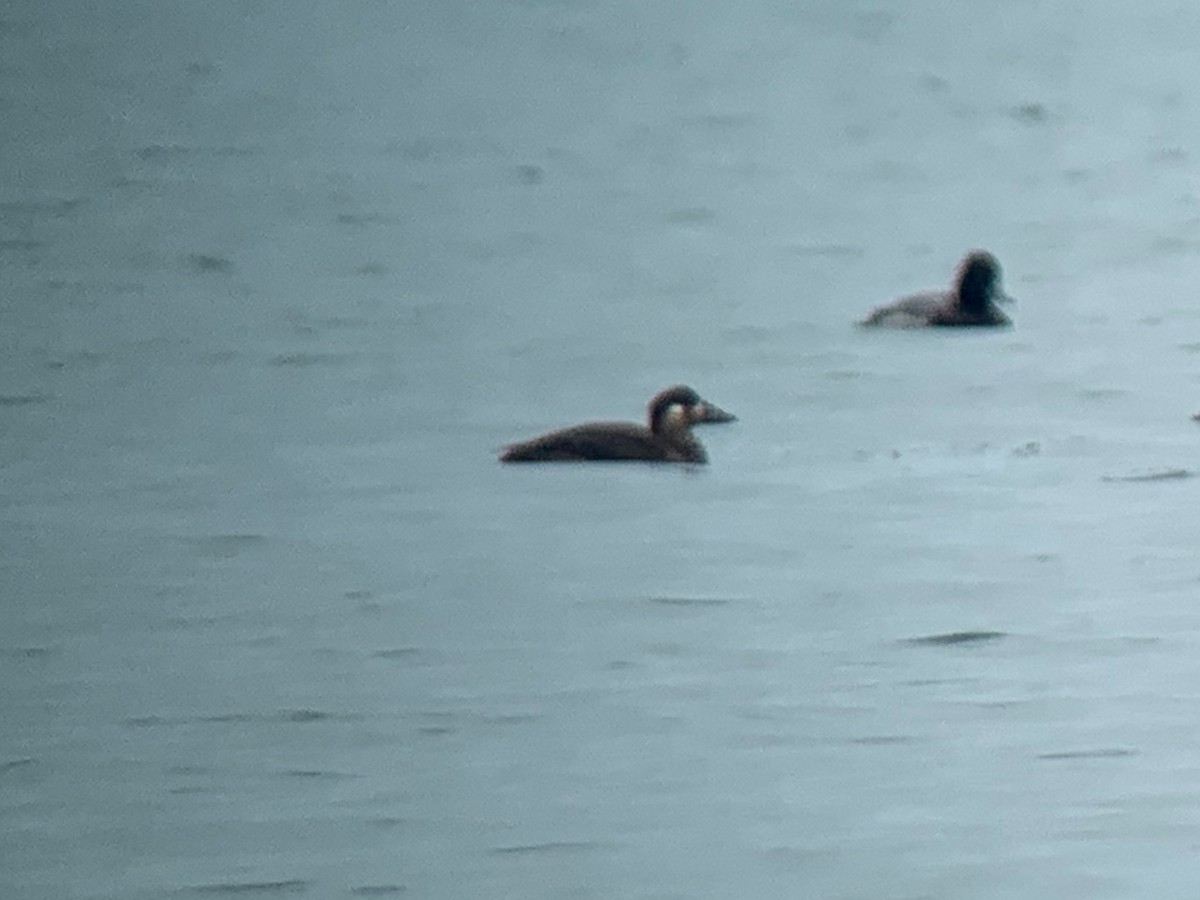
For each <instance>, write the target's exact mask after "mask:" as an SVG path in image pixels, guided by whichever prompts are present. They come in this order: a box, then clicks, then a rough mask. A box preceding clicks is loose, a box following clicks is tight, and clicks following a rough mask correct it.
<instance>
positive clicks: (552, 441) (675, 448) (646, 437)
mask: <svg viewBox="0 0 1200 900" xmlns="http://www.w3.org/2000/svg"><path fill="white" fill-rule="evenodd" d="M736 418H737V417H736V416H734V415H733V414H731V413H727V412H725V410H723V409H721V408H720V407H719V406H715V405H714V404H712V403H709V402H708V401H707V400H705V399H704V398H702V397H701V396H700V395H699V394H697V393H696V392H695V391H694V390H692V389H691V388H690V387H687V386H685V385H675V386H674V387H669V388H666V389H665V390H662V391H659V392H658V393H657V394H655V395H654V396H653V397H651V398H650V403H649V404H648V406H647V425H638V424H635V423H633V422H588V423H586V424H583V425H574V426H572V427H570V428H562V429H560V430H558V431H551V432H548V433H547V434H543V435H540V436H538V437H535V438H530V439H529V440H527V441H521V442H520V443H517V444H510V445H509V446H508V447H506V448H505V450H504V452H503V453H502V454H501V455H500V461H501V462H588V461H602V460H609V461H618V460H620V461H643V462H677V463H706V462H708V455H707V454H706V453H705V452H704V447H703V446H702V445H701V444H700V442H699V441H698V440H696V437H695V436H694V435H693V434H692V426H693V425H695V424H697V423H700V422H732V421H734V420H735V419H736Z"/></svg>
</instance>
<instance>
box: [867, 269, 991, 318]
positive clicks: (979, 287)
mask: <svg viewBox="0 0 1200 900" xmlns="http://www.w3.org/2000/svg"><path fill="white" fill-rule="evenodd" d="M1011 300H1012V298H1011V297H1009V296H1007V295H1006V294H1005V293H1004V292H1003V291H1001V290H1000V263H999V262H997V261H996V257H994V256H992V254H990V253H988V252H987V251H986V250H972V251H971V252H970V253H968V254H967V255H966V256H964V257H963V260H962V262H961V263H959V265H958V273H957V274H956V275H955V278H954V286H953V287H952V288H951V289H950V290H948V291H925V292H923V293H920V294H911V295H909V296H907V297H901V298H900V299H899V300H897V301H896V302H895V303H889V304H888V305H886V306H881V307H879V308H878V309H875V310H873V311H872V312H871V314H870V315H869V316H867V317H866V318H865V319H863V320H862V321H861V322H860V323H859V324H860V325H886V326H890V327H892V328H920V327H923V326H926V325H992V326H1003V325H1011V324H1012V321H1011V320H1010V319H1009V318H1008V316H1006V315H1005V314H1004V313H1003V312H1002V311H1001V310H1000V308H999V307H998V306H996V302H997V301H1000V302H1004V301H1011Z"/></svg>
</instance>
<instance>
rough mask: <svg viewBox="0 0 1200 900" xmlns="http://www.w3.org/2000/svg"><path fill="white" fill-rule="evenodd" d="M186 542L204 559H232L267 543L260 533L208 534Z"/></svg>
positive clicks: (264, 536)
mask: <svg viewBox="0 0 1200 900" xmlns="http://www.w3.org/2000/svg"><path fill="white" fill-rule="evenodd" d="M188 543H190V544H191V546H192V547H193V548H194V549H195V551H196V553H197V555H199V556H202V557H205V558H206V559H232V558H233V557H235V556H240V555H241V554H242V553H245V552H248V551H251V550H254V549H257V548H259V547H262V546H263V545H264V544H266V543H267V537H266V535H262V534H249V533H247V534H210V535H205V536H204V537H198V538H190V539H188Z"/></svg>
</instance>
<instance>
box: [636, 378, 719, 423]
mask: <svg viewBox="0 0 1200 900" xmlns="http://www.w3.org/2000/svg"><path fill="white" fill-rule="evenodd" d="M648 417H649V420H650V430H651V431H653V432H655V433H656V434H657V433H659V432H662V431H668V430H680V429H685V428H688V427H690V426H691V425H694V424H696V423H697V422H732V421H734V420H735V419H736V418H737V417H736V416H735V415H733V414H732V413H728V412H726V411H725V410H723V409H721V408H720V407H719V406H717V405H715V404H713V403H709V402H708V401H707V400H705V399H704V398H703V397H701V396H700V395H699V394H697V393H696V392H695V391H694V390H692V389H691V388H690V387H688V386H687V385H683V384H677V385H675V386H674V387H669V388H666V389H665V390H661V391H659V392H658V393H657V394H655V395H654V396H653V397H651V398H650V404H649V406H648Z"/></svg>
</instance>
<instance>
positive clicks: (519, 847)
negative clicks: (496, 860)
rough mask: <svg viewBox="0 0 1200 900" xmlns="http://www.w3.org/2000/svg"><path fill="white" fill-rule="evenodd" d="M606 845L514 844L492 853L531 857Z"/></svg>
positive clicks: (572, 843)
mask: <svg viewBox="0 0 1200 900" xmlns="http://www.w3.org/2000/svg"><path fill="white" fill-rule="evenodd" d="M604 847H605V845H604V844H602V843H600V842H598V841H546V842H545V843H542V844H513V845H509V846H505V847H493V848H492V851H491V852H492V853H494V854H495V855H497V856H530V855H533V854H546V853H581V852H586V851H589V850H601V849H604Z"/></svg>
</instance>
